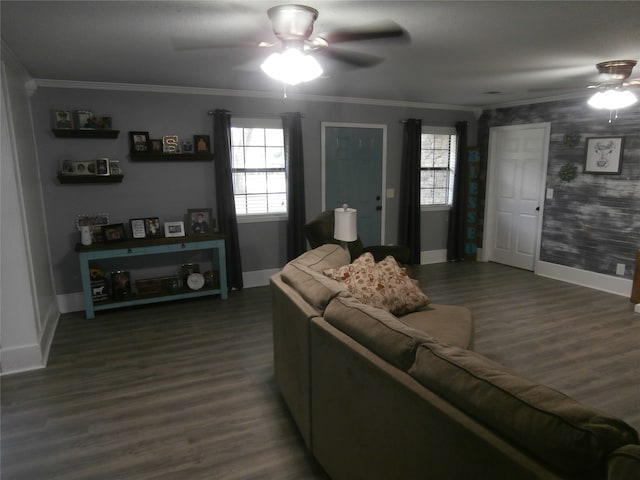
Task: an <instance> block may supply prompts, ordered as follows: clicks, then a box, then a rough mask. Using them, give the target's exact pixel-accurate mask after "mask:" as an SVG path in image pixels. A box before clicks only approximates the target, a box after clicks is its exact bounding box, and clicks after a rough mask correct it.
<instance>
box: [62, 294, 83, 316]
mask: <svg viewBox="0 0 640 480" xmlns="http://www.w3.org/2000/svg"><path fill="white" fill-rule="evenodd" d="M57 299H58V308H59V309H60V313H71V312H82V311H83V310H84V296H83V295H82V292H75V293H64V294H62V295H57Z"/></svg>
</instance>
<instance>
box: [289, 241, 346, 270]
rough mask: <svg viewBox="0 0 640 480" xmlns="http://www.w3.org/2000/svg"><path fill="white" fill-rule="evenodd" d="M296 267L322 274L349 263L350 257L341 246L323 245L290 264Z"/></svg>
mask: <svg viewBox="0 0 640 480" xmlns="http://www.w3.org/2000/svg"><path fill="white" fill-rule="evenodd" d="M289 263H290V264H294V265H302V266H304V267H307V268H310V269H311V270H313V271H314V272H320V273H322V271H323V270H325V269H327V268H336V267H340V266H342V265H346V264H347V263H349V255H348V254H347V252H346V251H345V250H344V248H342V247H340V246H339V245H331V244H326V245H321V246H319V247H318V248H314V249H313V250H309V251H308V252H304V253H303V254H302V255H300V256H299V257H298V258H294V259H293V260H291V261H290V262H289Z"/></svg>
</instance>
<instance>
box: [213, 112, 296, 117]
mask: <svg viewBox="0 0 640 480" xmlns="http://www.w3.org/2000/svg"><path fill="white" fill-rule="evenodd" d="M214 112H215V111H214V110H209V111H208V112H207V114H209V116H213V114H214ZM227 112H228V113H229V114H230V115H233V116H235V117H241V118H260V117H264V118H275V117H279V116H280V115H282V114H283V113H287V112H282V113H264V112H261V113H258V112H237V113H234V112H232V111H230V110H227ZM300 117H301V118H304V115H303V114H300Z"/></svg>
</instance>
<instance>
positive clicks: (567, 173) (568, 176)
mask: <svg viewBox="0 0 640 480" xmlns="http://www.w3.org/2000/svg"><path fill="white" fill-rule="evenodd" d="M577 176H578V167H577V165H576V164H575V163H565V164H564V165H563V166H562V167H561V168H560V178H561V179H562V180H564V181H565V182H570V181H571V180H573V179H574V178H576V177H577Z"/></svg>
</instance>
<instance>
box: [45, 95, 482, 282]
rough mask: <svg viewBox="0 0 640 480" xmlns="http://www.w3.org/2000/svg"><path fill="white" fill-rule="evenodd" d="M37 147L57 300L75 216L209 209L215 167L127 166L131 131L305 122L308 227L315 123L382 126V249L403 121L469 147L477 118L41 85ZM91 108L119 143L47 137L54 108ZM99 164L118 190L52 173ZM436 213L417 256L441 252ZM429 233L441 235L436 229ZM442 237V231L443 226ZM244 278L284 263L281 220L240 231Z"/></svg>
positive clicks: (74, 278) (316, 171) (167, 215)
mask: <svg viewBox="0 0 640 480" xmlns="http://www.w3.org/2000/svg"><path fill="white" fill-rule="evenodd" d="M32 105H33V117H34V125H35V127H34V128H35V141H36V147H37V150H38V155H39V162H40V168H41V175H42V180H41V181H42V189H43V195H44V203H45V212H46V222H47V228H48V234H49V247H50V251H51V258H52V264H53V270H54V281H55V285H56V293H58V294H64V293H73V292H78V291H80V290H81V287H80V279H79V269H78V265H77V257H76V254H75V253H74V251H73V248H74V245H75V243H76V242H77V241H78V233H77V231H76V230H75V216H76V214H78V213H93V212H105V211H106V212H109V214H110V217H111V221H112V222H114V223H116V222H125V223H126V222H128V220H129V219H130V218H136V217H148V216H158V217H160V220H161V221H163V222H164V221H171V220H181V219H182V218H183V215H184V213H185V212H186V210H187V209H188V208H201V207H207V206H211V207H212V208H214V211H215V204H214V203H215V195H214V186H213V163H212V162H182V163H180V162H148V163H147V162H131V161H130V160H129V159H128V157H127V152H128V131H130V130H141V131H149V132H150V135H151V137H152V138H157V137H161V136H162V135H166V134H177V135H179V136H181V137H189V136H191V135H193V134H209V135H211V134H212V120H211V117H210V116H209V115H208V114H207V112H208V111H209V110H213V109H216V108H225V109H229V110H231V112H232V114H235V115H238V116H246V117H251V115H252V114H256V115H260V116H264V115H265V114H273V115H274V116H277V115H278V114H279V113H281V112H285V111H299V112H302V113H303V114H304V117H305V118H304V120H303V129H304V131H303V138H304V156H305V178H306V181H305V188H306V207H307V219H312V218H313V217H315V216H316V215H317V214H318V213H320V211H321V209H322V205H321V201H322V200H321V198H322V195H321V183H320V178H321V126H320V125H321V122H325V121H326V122H349V123H373V124H386V125H387V135H388V138H387V145H388V151H387V187H388V188H394V189H395V190H396V195H395V198H393V199H387V210H386V212H385V215H386V217H385V221H386V232H385V238H386V243H395V242H396V240H397V229H398V224H397V212H398V198H399V189H400V185H399V183H400V155H401V151H402V123H401V120H403V119H406V118H421V119H422V121H423V124H424V125H447V126H450V125H454V124H455V123H456V122H457V121H467V122H468V123H469V139H470V140H469V141H470V144H474V143H475V138H476V134H477V120H476V118H475V116H474V115H473V113H472V112H470V111H455V110H437V109H427V108H412V107H405V106H377V105H364V104H354V103H342V102H332V101H326V102H320V101H300V100H293V99H291V98H289V99H283V98H275V99H264V98H246V97H238V96H214V95H204V94H191V93H185V94H180V93H154V92H138V91H136V92H133V91H121V90H94V89H84V88H51V87H40V88H38V90H37V91H36V93H35V94H34V96H33V98H32ZM62 109H64V110H74V109H89V110H92V111H93V112H94V113H96V114H104V115H111V116H112V117H113V126H114V128H116V129H119V130H120V136H119V137H118V139H116V140H97V139H59V138H54V137H53V135H52V133H51V118H52V113H51V112H52V110H62ZM100 156H106V157H109V158H112V159H119V160H120V161H121V166H122V168H123V172H124V175H125V178H124V181H123V182H122V183H121V184H99V185H95V184H87V185H61V184H59V182H58V180H57V178H56V174H57V171H58V168H59V164H60V161H61V160H62V159H63V158H73V159H76V160H88V159H91V158H95V157H100ZM442 223H443V216H442V213H441V212H435V213H426V212H425V213H424V214H423V221H422V225H423V227H422V231H423V236H422V245H423V248H422V250H437V249H444V248H446V235H444V236H443V235H442V232H443V229H442V228H441V225H442ZM436 226H438V227H440V228H436ZM444 232H446V222H445V228H444ZM239 235H240V244H241V251H242V267H243V271H245V272H251V271H260V270H268V269H274V268H280V267H281V266H282V265H283V264H284V263H285V261H286V245H285V238H286V236H285V222H268V223H249V224H241V225H240V226H239Z"/></svg>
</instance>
